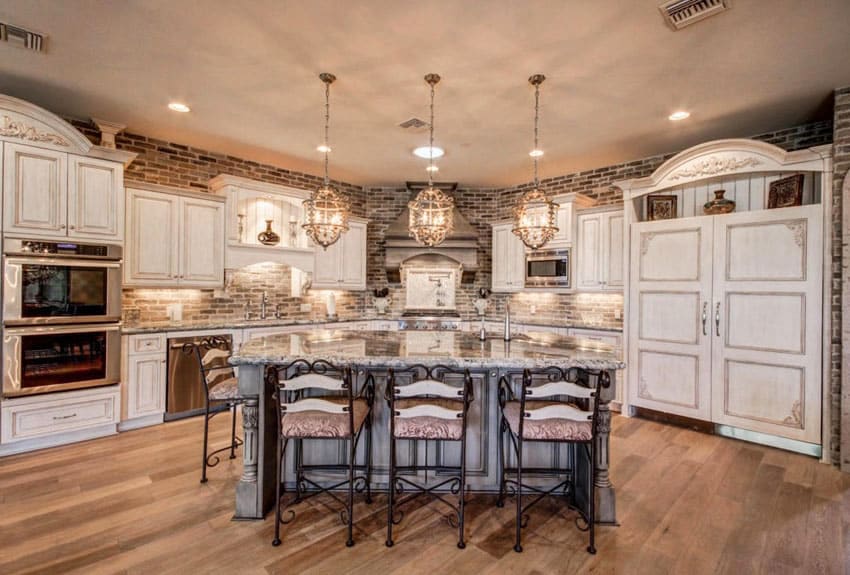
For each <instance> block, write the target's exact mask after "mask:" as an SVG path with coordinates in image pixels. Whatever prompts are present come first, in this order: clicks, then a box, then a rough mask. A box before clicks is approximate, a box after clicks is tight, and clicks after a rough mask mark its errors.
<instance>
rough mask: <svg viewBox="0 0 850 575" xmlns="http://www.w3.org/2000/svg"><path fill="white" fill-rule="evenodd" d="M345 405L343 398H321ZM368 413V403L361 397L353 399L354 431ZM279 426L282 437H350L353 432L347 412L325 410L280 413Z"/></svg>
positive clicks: (359, 426) (361, 424) (358, 427)
mask: <svg viewBox="0 0 850 575" xmlns="http://www.w3.org/2000/svg"><path fill="white" fill-rule="evenodd" d="M322 399H328V400H329V401H333V402H334V403H339V404H342V405H347V404H348V400H346V399H343V398H322ZM368 414H369V404H368V403H366V401H365V400H363V399H355V400H354V432H356V431H358V430H359V429H360V428H361V427H362V426H363V422H364V421H366V416H367V415H368ZM280 428H281V433H282V434H283V437H326V438H338V437H350V436H351V435H353V432H352V430H351V427H350V419H349V415H348V413H328V412H326V411H319V410H309V411H300V412H297V413H284V414H283V415H281V420H280Z"/></svg>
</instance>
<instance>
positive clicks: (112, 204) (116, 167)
mask: <svg viewBox="0 0 850 575" xmlns="http://www.w3.org/2000/svg"><path fill="white" fill-rule="evenodd" d="M68 235H69V236H74V237H78V238H91V239H95V240H106V241H118V242H120V241H123V239H124V166H122V165H121V164H119V163H116V162H109V161H106V160H99V159H96V158H87V157H84V156H76V155H70V156H69V175H68Z"/></svg>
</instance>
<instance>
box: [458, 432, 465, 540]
mask: <svg viewBox="0 0 850 575" xmlns="http://www.w3.org/2000/svg"><path fill="white" fill-rule="evenodd" d="M457 507H458V522H457V523H458V536H457V546H458V549H465V548H466V541H464V540H463V526H464V513H465V511H466V430H464V433H463V437H462V438H461V441H460V493H459V494H458V505H457Z"/></svg>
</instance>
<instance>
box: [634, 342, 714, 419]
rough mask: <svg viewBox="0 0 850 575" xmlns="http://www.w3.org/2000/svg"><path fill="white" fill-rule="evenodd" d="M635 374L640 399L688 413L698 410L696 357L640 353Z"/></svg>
mask: <svg viewBox="0 0 850 575" xmlns="http://www.w3.org/2000/svg"><path fill="white" fill-rule="evenodd" d="M637 372H638V397H640V398H641V399H644V400H647V401H650V402H654V403H657V404H666V405H668V406H670V407H684V408H687V409H688V410H689V411H690V410H694V411H698V410H699V409H700V407H701V406H700V390H699V387H700V365H699V357H698V356H696V355H687V354H678V353H669V352H659V351H650V350H641V352H640V353H639V354H638V365H637ZM673 411H674V410H673Z"/></svg>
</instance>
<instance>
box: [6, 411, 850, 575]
mask: <svg viewBox="0 0 850 575" xmlns="http://www.w3.org/2000/svg"><path fill="white" fill-rule="evenodd" d="M228 432H229V429H228V419H226V416H221V417H219V418H216V420H214V421H213V432H212V441H211V444H212V445H222V444H224V443H226V441H227V439H226V438H227V433H228ZM201 436H202V422H201V420H199V419H197V418H196V419H194V420H188V421H185V420H184V421H181V422H174V423H169V424H166V425H161V426H157V427H154V428H148V429H144V430H138V431H132V432H128V433H124V434H121V435H118V436H114V437H109V438H105V439H99V440H95V441H89V442H86V443H82V444H77V445H73V446H68V447H61V448H55V449H50V450H46V451H41V452H38V453H31V454H25V455H17V456H13V457H7V458H3V459H0V573H3V574H12V573H16V574H17V573H80V574H86V575H96V574H99V573H156V574H165V573H184V574H185V573H192V574H200V573H317V574H318V573H334V574H341V573H355V574H356V573H362V574H367V575H374V574H376V573H380V574H381V575H386V574H389V573H392V574H403V573H429V574H430V573H435V574H436V573H482V574H488V575H489V574H500V575H501V574H504V573H529V574H549V573H687V574H688V575H697V574H701V573H734V574H744V573H770V574H777V573H797V574H806V575H808V574H812V573H845V572H847V571H846V570H848V569H850V562H848V552H850V476H849V475H843V474H841V473H840V472H838V471H837V470H835V469H834V468H832V467H830V466H826V465H822V464H820V463H818V462H817V461H815V460H814V459H811V458H808V457H804V456H801V455H794V454H790V453H786V452H783V451H778V450H775V449H771V448H767V447H760V446H756V445H751V444H747V443H742V442H738V441H734V440H730V439H724V438H721V437H716V436H711V435H705V434H701V433H698V432H694V431H691V430H688V429H682V428H677V427H672V426H668V425H663V424H659V423H655V422H651V421H647V420H641V419H625V418H620V417H616V418H615V420H614V432H613V437H612V441H611V446H612V452H613V453H612V463H613V466H612V473H611V476H612V479H613V481H614V485H615V487H616V488H617V505H618V518H619V521H620V522H621V526H620V527H602V528H600V529H599V538H598V548H599V553H598V555H596V556H595V557H592V556H590V555H588V554H587V553H586V552H585V550H584V549H585V546H586V544H587V543H586V541H587V540H586V536H585V534H584V533H581V532H579V531H578V530H577V529H576V528H575V526H574V524H573V521H572V519H573V517H572V515H571V514H569V513H567V512H565V511H564V510H563V509H562V508H561V507H559V506H557V505H556V504H555V503H554V502H553V503H551V504H550V503H541V504H540V505H538V506H537V507H535V508H534V509H533V510H532V512H531V521H530V524H529V526H528V528H527V530H526V531H527V533H526V534H525V535H524V539H523V545H524V548H525V551H524V552H523V553H521V554H518V553H514V552H513V551H512V549H511V546H512V533H513V531H512V527H513V510H512V508H511V506H510V503H511V501H510V500H509V501H508V505H506V507H505V508H504V509H497V508H495V506H494V505H493V498H492V497H489V496H475V497H473V498H472V500H471V502H470V504H469V506H468V507H467V548H466V549H465V550H459V549H457V548H456V547H455V544H454V541H455V531H454V530H453V529H452V528H450V527H449V526H448V524H447V522H446V520H445V519H444V517H443V516H442V515H441V514H440V508H439V507H437V506H436V505H434V504H432V505H423V506H419V507H416V508H412V509H408V512H407V515H406V517H405V519H404V521H403V523H402V524H401V525H400V526H399V527H397V528H396V530H395V541H396V545H395V547H393V548H392V549H387V548H386V547H385V546H384V538H385V529H386V526H385V519H386V510H385V508H384V502H385V498H383V497H377V498H376V501H375V502H374V503H373V504H372V505H371V506H367V505H365V504H363V503H360V504H358V506H357V508H356V511H355V513H356V515H355V516H356V519H357V525H356V533H355V537H356V540H357V544H356V545H355V546H354V547H353V548H351V549H349V548H346V547H345V545H344V540H345V535H344V527H343V526H342V524H341V523H340V522H339V518H338V515H337V514H336V513H335V512H329V508H328V507H327V506H326V505H325V504H324V503H323V502H326V501H327V500H325V499H321V498H317V499H313V500H311V502H309V503H306V504H302V505H301V506H300V507H299V508H298V516H297V517H296V520H295V522H294V523H292V524H290V525H288V526H286V528H285V529H284V541H283V545H282V546H281V547H277V548H275V547H272V545H271V540H272V531H273V528H274V525H273V519H267V520H266V521H262V522H233V521H231V520H230V517H231V514H232V507H233V489H234V485H235V483H236V481H237V478H238V477H239V474H240V473H241V464H240V459H236V460H235V461H230V460H227V459H225V460H224V462H223V463H222V464H221V465H219V466H218V467H216V468H214V469H211V470H210V473H209V476H210V480H209V483H207V484H206V485H201V484H200V483H199V482H198V479H199V473H200V469H199V465H200V446H201ZM240 457H241V453H240Z"/></svg>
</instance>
